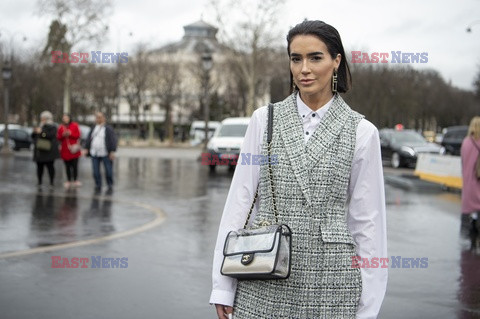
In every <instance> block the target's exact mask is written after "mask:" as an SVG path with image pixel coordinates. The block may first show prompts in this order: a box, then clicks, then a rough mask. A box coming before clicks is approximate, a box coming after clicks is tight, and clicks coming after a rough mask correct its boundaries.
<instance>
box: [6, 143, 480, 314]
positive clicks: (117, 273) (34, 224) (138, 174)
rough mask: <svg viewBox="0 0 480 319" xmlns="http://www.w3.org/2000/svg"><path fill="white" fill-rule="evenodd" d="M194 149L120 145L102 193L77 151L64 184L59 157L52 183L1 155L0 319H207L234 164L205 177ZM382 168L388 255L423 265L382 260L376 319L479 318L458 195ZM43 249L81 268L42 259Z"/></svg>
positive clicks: (477, 281) (479, 272)
mask: <svg viewBox="0 0 480 319" xmlns="http://www.w3.org/2000/svg"><path fill="white" fill-rule="evenodd" d="M198 155H199V150H196V149H158V150H149V149H122V150H120V152H119V154H118V159H117V160H116V161H115V166H114V170H115V179H116V186H115V190H114V193H113V194H111V195H109V194H106V193H105V192H102V193H100V194H94V192H93V180H92V178H91V170H90V163H89V161H88V160H87V159H82V160H81V161H80V177H81V178H80V179H81V180H82V182H83V183H84V185H83V186H82V187H81V188H79V189H77V190H75V191H67V190H65V189H63V187H62V182H63V180H64V172H63V163H61V162H60V161H57V162H56V168H57V177H56V187H55V189H54V190H50V189H41V190H38V189H37V187H36V186H35V184H36V177H35V165H34V164H33V162H31V159H30V157H29V154H28V153H27V152H22V153H20V154H16V156H15V157H12V158H2V157H0V203H1V205H0V318H1V319H3V318H5V319H10V318H26V319H27V318H132V317H135V318H166V319H167V318H168V319H170V318H181V319H183V318H185V319H187V318H199V319H200V318H201V319H203V318H215V314H214V311H213V308H212V307H211V306H210V305H209V304H208V298H209V294H210V268H211V260H212V254H213V247H214V243H215V239H216V232H217V227H218V223H219V220H220V217H221V213H222V209H223V204H224V201H225V198H226V195H227V192H228V188H229V185H230V181H231V177H232V174H233V173H232V172H230V171H228V170H227V168H223V167H222V168H220V169H218V170H217V172H216V173H214V174H211V173H210V172H209V171H208V168H207V167H203V166H201V165H200V162H198V161H197V160H196V159H197V157H198ZM401 172H405V171H401ZM408 172H410V173H411V171H408ZM385 176H386V194H387V224H388V254H389V256H401V257H402V258H428V267H426V268H390V270H389V284H388V290H387V295H386V298H385V301H384V304H383V307H382V311H381V313H380V318H480V256H479V255H478V254H475V253H473V252H472V251H470V250H469V243H468V241H467V240H465V239H462V238H461V237H460V235H459V229H460V216H459V211H460V195H459V194H458V193H454V192H444V191H442V189H441V188H440V187H437V186H432V185H430V184H428V183H421V182H418V181H416V180H413V179H410V178H404V177H401V176H399V172H398V171H392V170H391V169H388V168H386V169H385ZM45 177H46V176H45ZM45 177H44V178H45ZM117 235H118V236H117ZM115 236H117V237H115ZM77 244H79V245H77ZM62 245H63V246H62ZM15 252H22V253H21V254H18V253H17V255H14V256H11V254H12V253H13V254H15ZM7 254H10V256H7ZM53 256H60V258H68V260H69V261H73V260H74V258H75V257H76V258H78V260H80V259H81V258H88V259H89V261H88V262H87V263H86V265H87V266H88V267H87V268H52V257H53ZM92 256H93V258H92ZM108 258H112V259H113V260H115V259H117V260H121V258H124V259H123V264H122V263H120V265H121V266H123V268H121V267H120V266H118V268H113V266H112V265H115V262H114V261H113V260H111V259H108ZM125 258H126V259H125ZM94 260H95V261H96V260H98V263H97V264H96V265H97V266H98V267H96V268H93V266H94ZM125 261H126V263H125ZM102 262H106V264H105V265H102V264H101V263H102ZM99 265H100V266H99ZM57 266H58V264H57ZM103 266H104V267H103Z"/></svg>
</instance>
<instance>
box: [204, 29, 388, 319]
mask: <svg viewBox="0 0 480 319" xmlns="http://www.w3.org/2000/svg"><path fill="white" fill-rule="evenodd" d="M287 43H288V55H289V57H290V79H291V82H292V86H293V94H292V95H290V96H289V97H287V98H286V99H285V100H284V101H282V102H279V103H276V104H275V105H274V112H273V113H274V117H273V140H272V144H271V154H275V155H276V156H277V158H276V163H275V165H272V167H273V182H274V192H275V198H276V203H277V207H278V212H279V221H280V222H283V223H286V224H288V225H289V226H290V227H291V229H292V232H293V244H292V270H291V274H290V277H289V278H288V279H286V280H265V281H260V280H252V281H238V282H237V281H236V280H235V279H232V278H230V277H225V276H222V275H221V274H220V268H221V264H222V260H223V245H224V241H225V237H226V235H227V233H228V232H229V231H231V230H237V229H239V228H241V227H242V226H243V223H244V222H245V219H246V215H247V212H248V209H249V206H250V205H251V203H252V200H253V197H254V193H255V190H256V188H257V185H259V198H260V201H259V202H260V203H258V201H257V203H256V204H255V205H256V207H255V209H254V211H253V212H252V219H253V222H251V226H252V227H256V226H259V225H260V223H261V222H262V221H263V220H267V221H272V219H273V212H272V210H271V206H272V205H271V203H272V201H271V198H272V195H271V191H270V188H269V187H270V184H269V183H270V182H269V180H268V172H267V168H268V166H266V165H262V166H260V167H259V166H258V165H241V164H239V165H237V168H236V170H235V174H234V176H233V180H232V184H231V186H230V191H229V193H228V197H227V201H226V204H225V208H224V212H223V217H222V221H221V223H220V229H219V233H218V238H217V244H216V248H215V255H214V262H213V290H212V294H211V297H210V302H211V303H212V304H215V306H216V310H217V315H218V318H222V319H223V318H228V317H229V314H231V313H232V312H233V316H234V318H242V319H244V318H355V316H356V315H358V316H359V317H362V318H375V317H376V316H377V314H378V312H379V309H380V306H381V304H382V300H383V297H384V294H385V289H386V282H387V269H386V268H381V267H378V268H358V267H355V266H353V265H352V260H353V258H355V255H359V256H361V257H362V258H368V260H369V261H370V262H371V261H372V258H386V226H385V195H384V184H383V170H382V162H381V156H380V141H379V137H378V131H377V129H376V128H375V126H374V125H373V124H371V123H370V122H368V121H367V120H365V119H363V116H361V115H360V114H358V113H356V112H354V111H352V110H351V109H350V108H349V107H348V105H347V104H346V103H345V102H344V101H343V99H342V98H341V97H340V95H339V94H338V93H344V92H346V91H347V90H348V89H349V88H350V85H351V76H350V71H349V68H348V64H347V61H346V56H345V52H344V49H343V45H342V42H341V39H340V35H339V34H338V32H337V30H336V29H335V28H333V27H332V26H330V25H328V24H326V23H324V22H322V21H304V22H302V23H300V24H298V25H297V26H295V27H294V28H293V29H291V30H290V31H289V33H288V36H287ZM266 124H267V107H261V108H259V109H257V110H256V111H255V112H254V113H253V115H252V118H251V121H250V124H249V127H248V129H247V133H246V136H245V140H244V144H243V146H242V152H244V153H252V154H260V153H261V154H262V155H266V145H265V142H264V141H265V137H266V133H265V131H266ZM345 216H346V218H345Z"/></svg>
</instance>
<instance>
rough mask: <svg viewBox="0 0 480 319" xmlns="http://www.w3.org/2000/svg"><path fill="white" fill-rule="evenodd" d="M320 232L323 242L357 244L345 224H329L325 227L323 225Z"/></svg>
mask: <svg viewBox="0 0 480 319" xmlns="http://www.w3.org/2000/svg"><path fill="white" fill-rule="evenodd" d="M333 226H336V227H333ZM320 233H321V234H322V240H323V242H325V243H343V244H351V245H353V246H357V244H356V243H355V241H354V240H353V237H352V235H350V232H349V230H348V228H347V227H346V226H345V227H338V224H335V225H329V226H327V227H325V226H323V227H321V229H320Z"/></svg>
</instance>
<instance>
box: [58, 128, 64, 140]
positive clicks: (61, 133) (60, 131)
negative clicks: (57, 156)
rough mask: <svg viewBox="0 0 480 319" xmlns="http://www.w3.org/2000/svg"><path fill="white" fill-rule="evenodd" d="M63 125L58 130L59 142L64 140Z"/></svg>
mask: <svg viewBox="0 0 480 319" xmlns="http://www.w3.org/2000/svg"><path fill="white" fill-rule="evenodd" d="M63 130H64V128H63V125H60V127H59V128H58V130H57V140H59V141H62V140H63Z"/></svg>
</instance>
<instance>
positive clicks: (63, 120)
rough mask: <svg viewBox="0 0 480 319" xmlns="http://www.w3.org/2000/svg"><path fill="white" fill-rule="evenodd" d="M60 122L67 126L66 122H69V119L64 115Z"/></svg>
mask: <svg viewBox="0 0 480 319" xmlns="http://www.w3.org/2000/svg"><path fill="white" fill-rule="evenodd" d="M62 122H63V123H64V124H68V122H70V117H69V116H68V115H64V116H63V117H62Z"/></svg>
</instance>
